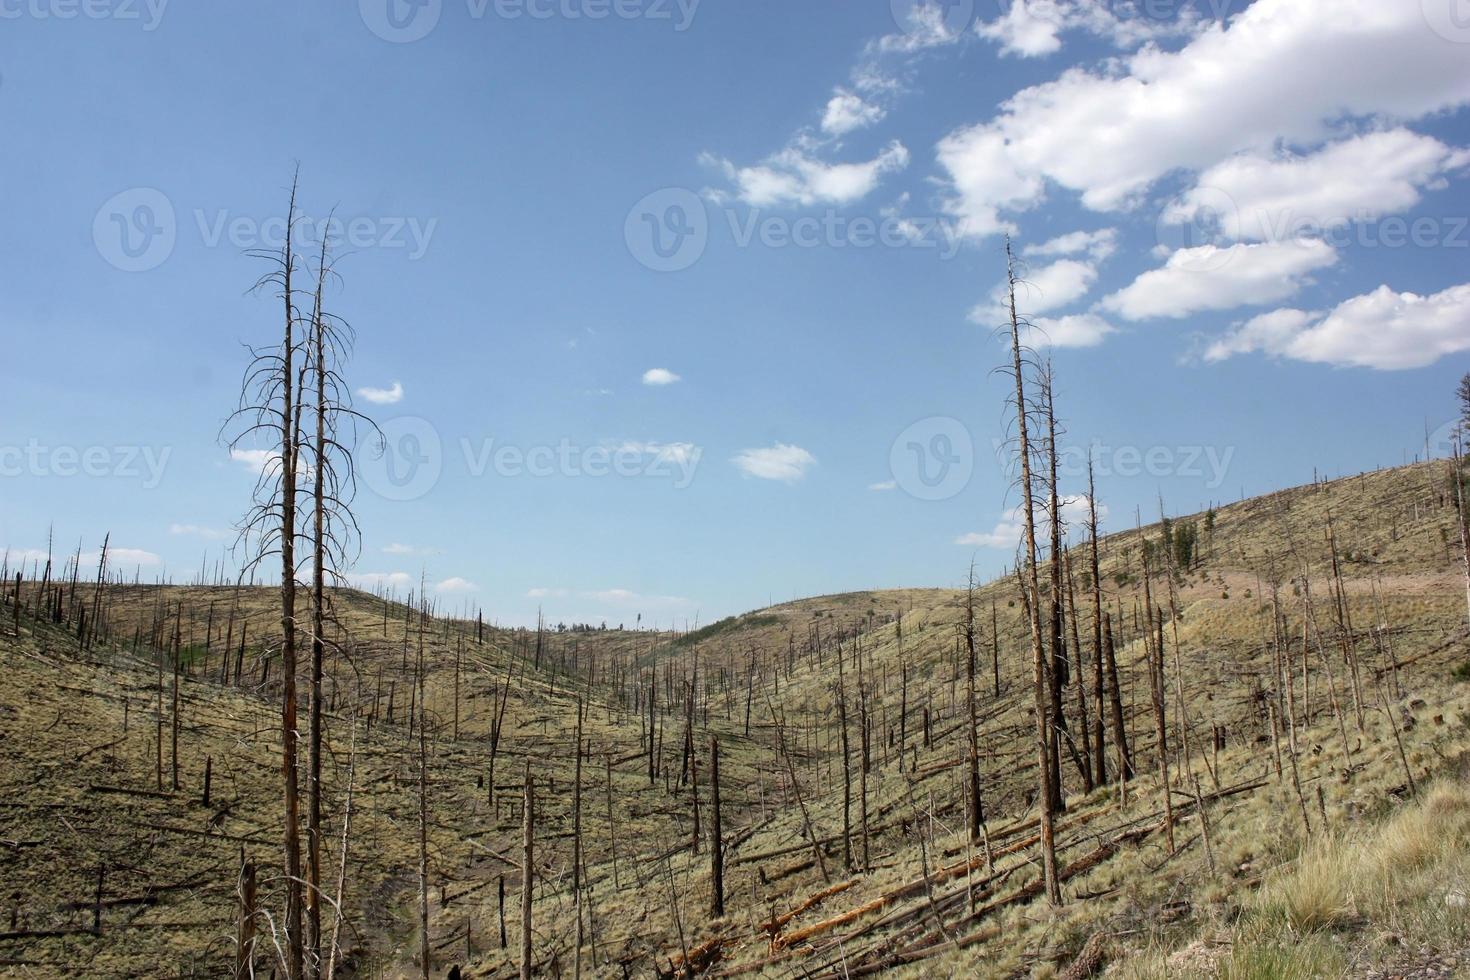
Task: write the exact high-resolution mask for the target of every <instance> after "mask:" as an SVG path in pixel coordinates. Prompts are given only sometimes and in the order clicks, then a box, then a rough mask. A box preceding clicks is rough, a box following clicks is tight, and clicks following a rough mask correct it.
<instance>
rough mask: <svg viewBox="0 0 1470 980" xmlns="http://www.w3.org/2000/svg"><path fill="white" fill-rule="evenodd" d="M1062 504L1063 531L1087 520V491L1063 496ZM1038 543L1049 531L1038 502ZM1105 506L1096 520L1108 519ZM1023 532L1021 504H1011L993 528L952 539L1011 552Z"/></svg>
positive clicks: (1102, 505)
mask: <svg viewBox="0 0 1470 980" xmlns="http://www.w3.org/2000/svg"><path fill="white" fill-rule="evenodd" d="M1061 503H1062V527H1063V530H1064V532H1065V529H1067V528H1073V527H1085V526H1086V524H1087V521H1088V510H1089V508H1088V500H1087V495H1086V494H1076V495H1073V496H1063V497H1062V499H1061ZM1035 516H1036V536H1037V543H1038V544H1041V543H1042V541H1044V540H1045V539H1046V538H1047V537H1049V536H1050V534H1051V521H1050V519H1049V515H1048V514H1047V509H1046V507H1044V506H1040V505H1038V506H1037V507H1036V510H1035ZM1107 516H1108V508H1107V506H1106V505H1104V504H1099V505H1098V507H1097V520H1098V523H1099V524H1101V523H1102V522H1103V521H1105V520H1106V519H1107ZM1025 533H1026V524H1025V515H1024V514H1023V513H1022V511H1021V508H1020V507H1012V508H1011V509H1010V510H1007V511H1006V512H1005V513H1004V514H1002V515H1001V518H1000V520H999V521H997V522H996V524H995V527H994V528H993V529H991V530H989V531H972V532H970V533H969V534H962V535H960V536H959V537H958V538H955V542H954V543H955V544H959V545H965V546H966V547H971V548H1000V549H1002V550H1006V551H1014V550H1015V549H1016V548H1017V547H1018V546H1019V545H1020V543H1021V538H1022V537H1023V536H1024V535H1025Z"/></svg>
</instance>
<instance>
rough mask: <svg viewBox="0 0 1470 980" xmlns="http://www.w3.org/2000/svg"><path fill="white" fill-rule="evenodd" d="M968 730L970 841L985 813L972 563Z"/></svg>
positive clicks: (967, 654)
mask: <svg viewBox="0 0 1470 980" xmlns="http://www.w3.org/2000/svg"><path fill="white" fill-rule="evenodd" d="M965 729H966V732H967V734H968V736H969V737H968V740H967V744H966V750H967V755H968V756H969V758H968V759H967V760H966V761H967V766H966V769H967V772H966V775H967V777H968V780H967V782H968V786H967V789H968V792H967V793H966V799H965V817H966V822H967V823H968V824H969V828H970V842H971V843H975V842H977V841H979V840H980V837H981V824H982V823H983V822H984V820H985V811H984V808H983V806H982V804H981V802H980V727H979V722H978V719H977V717H976V707H975V563H974V562H971V563H970V579H969V584H968V587H967V588H966V589H965Z"/></svg>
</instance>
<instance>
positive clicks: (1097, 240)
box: [1021, 228, 1118, 262]
mask: <svg viewBox="0 0 1470 980" xmlns="http://www.w3.org/2000/svg"><path fill="white" fill-rule="evenodd" d="M1117 249H1118V232H1117V230H1116V229H1114V228H1103V229H1100V230H1098V231H1074V232H1070V233H1068V234H1066V235H1058V236H1057V237H1056V238H1053V239H1051V240H1050V241H1046V242H1042V243H1041V244H1040V245H1027V246H1026V247H1025V248H1024V249H1022V250H1021V254H1022V255H1024V256H1027V257H1030V256H1033V255H1035V256H1040V257H1043V258H1050V257H1054V256H1058V255H1081V254H1082V253H1084V252H1085V253H1087V254H1088V255H1089V256H1091V258H1092V260H1093V261H1094V262H1102V261H1105V260H1106V259H1108V258H1109V257H1111V256H1112V254H1113V253H1114V252H1115V251H1117Z"/></svg>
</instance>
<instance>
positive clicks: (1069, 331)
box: [1021, 313, 1118, 348]
mask: <svg viewBox="0 0 1470 980" xmlns="http://www.w3.org/2000/svg"><path fill="white" fill-rule="evenodd" d="M1117 329H1118V328H1117V327H1115V326H1113V325H1112V324H1111V323H1109V322H1108V321H1107V320H1105V319H1103V318H1102V317H1100V316H1098V315H1097V314H1096V313H1077V314H1073V315H1071V316H1058V317H1047V316H1038V317H1032V318H1031V325H1030V326H1029V327H1025V328H1023V329H1022V330H1021V343H1023V344H1025V345H1026V346H1027V347H1032V348H1041V347H1053V348H1061V347H1096V346H1097V345H1098V344H1101V343H1102V342H1103V339H1104V338H1106V337H1107V336H1108V334H1111V333H1115V332H1117Z"/></svg>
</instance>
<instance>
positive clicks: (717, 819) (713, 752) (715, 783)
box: [709, 735, 725, 919]
mask: <svg viewBox="0 0 1470 980" xmlns="http://www.w3.org/2000/svg"><path fill="white" fill-rule="evenodd" d="M709 785H710V810H711V812H710V822H709V882H710V885H709V887H710V899H709V914H710V918H713V919H722V918H724V917H725V838H724V828H723V824H722V820H721V814H720V740H719V739H718V738H717V737H715V736H713V735H711V736H710V740H709Z"/></svg>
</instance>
